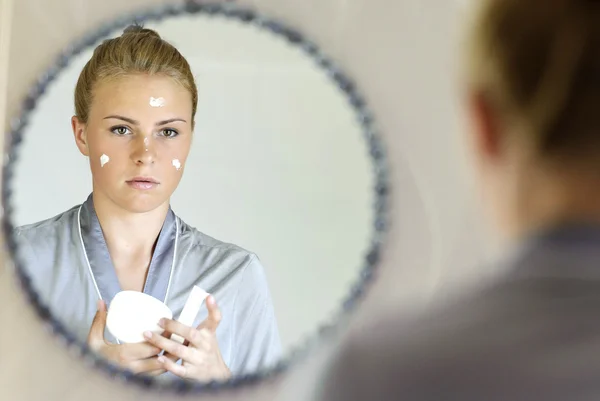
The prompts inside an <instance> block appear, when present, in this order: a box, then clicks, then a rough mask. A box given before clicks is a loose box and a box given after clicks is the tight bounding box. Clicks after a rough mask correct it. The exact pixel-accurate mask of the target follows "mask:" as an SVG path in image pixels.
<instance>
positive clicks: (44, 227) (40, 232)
mask: <svg viewBox="0 0 600 401" xmlns="http://www.w3.org/2000/svg"><path fill="white" fill-rule="evenodd" d="M79 206H80V205H77V206H74V207H72V208H71V209H69V210H67V211H65V212H62V213H60V214H57V215H56V216H53V217H50V218H48V219H45V220H41V221H38V222H35V223H30V224H25V225H22V226H18V227H15V228H14V230H13V234H14V235H15V236H16V237H17V238H22V239H28V240H32V239H34V238H39V237H45V238H46V239H48V238H58V236H56V235H53V234H55V233H57V232H59V231H64V230H65V229H69V228H70V227H71V226H72V224H73V223H74V222H75V221H76V219H77V211H78V210H79Z"/></svg>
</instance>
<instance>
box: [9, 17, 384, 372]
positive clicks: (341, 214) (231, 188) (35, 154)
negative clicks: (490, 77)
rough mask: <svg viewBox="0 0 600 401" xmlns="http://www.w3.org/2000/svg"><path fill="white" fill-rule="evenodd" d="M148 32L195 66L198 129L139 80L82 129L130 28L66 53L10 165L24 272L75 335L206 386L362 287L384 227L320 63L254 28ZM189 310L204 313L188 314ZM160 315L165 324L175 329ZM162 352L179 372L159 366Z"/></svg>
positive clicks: (161, 87)
mask: <svg viewBox="0 0 600 401" xmlns="http://www.w3.org/2000/svg"><path fill="white" fill-rule="evenodd" d="M144 28H148V29H152V30H155V31H156V32H157V33H158V34H159V35H160V36H161V37H162V39H164V40H166V41H167V42H169V43H170V44H172V45H173V46H175V47H176V48H177V50H179V52H180V53H181V54H182V55H183V57H185V59H187V61H188V62H189V65H190V67H191V71H192V74H193V76H194V78H195V85H196V87H197V93H198V103H197V112H196V115H195V125H194V127H193V129H192V128H191V122H190V121H188V120H190V119H191V118H187V117H186V110H189V108H190V107H191V106H190V105H191V103H192V102H191V101H189V98H190V97H189V91H188V92H186V90H185V88H184V87H183V86H182V85H180V84H179V83H178V82H176V79H173V78H169V77H165V76H161V77H158V78H156V77H155V76H150V75H144V74H138V75H135V76H134V77H131V76H130V75H127V74H124V75H123V76H122V77H121V78H115V79H114V80H112V81H110V80H106V81H105V82H103V83H102V84H101V85H100V84H98V86H97V87H94V88H93V90H92V92H93V99H92V100H91V103H90V104H91V105H92V106H90V110H89V117H88V121H87V123H86V122H85V121H83V118H81V119H78V120H76V121H75V122H73V120H72V117H73V116H74V115H75V114H76V110H75V105H74V93H75V88H76V84H77V81H78V78H79V76H80V73H81V72H82V69H83V68H84V66H85V65H86V63H87V62H88V61H89V60H90V58H91V57H92V55H93V51H94V48H96V46H98V45H99V44H100V43H102V41H103V40H105V39H108V38H115V37H118V36H120V35H121V34H122V32H123V27H120V28H119V29H115V30H113V31H112V32H111V33H110V34H109V35H102V37H98V38H97V40H96V41H95V43H94V44H93V45H92V46H89V47H87V48H86V49H85V50H84V51H82V52H80V53H78V54H76V55H75V56H73V57H71V58H70V59H69V60H68V64H67V66H66V67H65V68H64V69H61V70H60V71H59V73H58V75H57V76H56V78H55V79H53V80H52V81H51V82H50V83H49V85H48V86H47V88H46V91H45V93H43V94H42V95H41V96H39V98H38V99H37V101H36V104H35V107H34V108H33V110H31V111H30V113H29V116H28V118H27V125H26V128H25V130H24V131H23V134H24V137H23V141H22V142H21V143H20V145H19V148H18V153H17V155H18V157H17V158H16V160H15V162H14V163H15V164H14V173H13V174H14V175H13V177H12V185H11V187H12V194H11V198H10V204H11V205H12V207H13V211H12V213H13V215H12V224H13V225H14V226H15V227H17V228H16V229H15V238H16V240H17V244H18V258H19V260H20V261H21V263H22V265H21V267H22V268H23V269H24V272H25V273H26V274H27V275H28V276H29V277H30V279H31V284H32V287H33V289H34V290H35V292H36V293H37V294H38V296H39V301H40V302H41V303H42V304H44V305H47V306H48V307H49V310H50V313H51V314H52V316H53V318H54V319H56V321H58V322H60V323H61V324H62V325H64V327H65V328H66V329H67V330H68V331H69V332H70V333H72V335H73V336H74V338H76V339H77V340H78V341H80V342H82V343H84V342H86V341H88V342H90V345H91V346H92V348H93V349H95V350H97V352H99V353H100V354H102V356H103V357H106V359H108V360H110V361H111V362H115V361H118V360H121V362H122V361H123V360H125V361H126V362H127V363H128V364H126V366H124V367H125V368H126V369H129V370H132V371H134V373H140V374H151V375H155V376H157V377H159V378H173V377H175V378H176V377H185V378H187V379H196V380H199V381H202V380H207V381H208V380H219V379H227V378H229V377H231V376H236V375H242V374H252V373H255V372H258V371H264V370H266V369H269V368H271V367H273V366H274V365H276V364H277V363H279V362H280V361H281V360H285V358H286V357H287V356H288V355H289V354H290V353H291V351H292V350H293V349H294V347H297V346H299V345H301V344H302V343H303V340H304V339H305V338H306V337H307V336H310V335H314V334H315V332H316V329H317V328H318V327H319V326H320V325H322V324H325V323H327V322H329V321H330V320H331V319H332V318H333V317H334V315H335V314H336V313H337V312H339V310H340V309H341V308H342V306H341V304H342V302H343V301H344V300H345V299H346V298H347V297H348V294H349V291H350V288H351V287H352V285H354V284H356V283H358V282H359V281H360V278H359V273H360V271H361V268H363V267H364V266H365V263H366V262H365V260H366V256H367V253H368V252H369V250H370V249H371V247H372V237H373V235H374V232H375V228H374V221H375V217H376V216H375V208H374V204H375V202H376V196H375V191H374V188H375V178H374V177H375V174H374V168H373V162H372V160H371V157H370V154H369V150H368V146H367V142H366V141H365V136H364V133H363V132H362V126H361V121H360V119H359V118H358V116H357V114H356V111H355V108H354V107H353V106H352V105H351V103H350V101H349V99H348V96H347V94H346V93H345V92H344V91H342V90H341V89H340V88H339V85H337V84H336V82H335V81H334V80H333V79H331V77H330V74H328V72H327V71H326V70H325V69H324V68H321V67H320V65H319V64H318V62H317V61H316V60H315V58H314V57H311V56H310V55H309V54H308V53H307V52H306V51H305V49H303V48H301V46H296V45H293V44H291V43H290V42H289V41H288V40H286V38H285V37H283V36H281V35H277V34H274V33H273V32H272V31H270V30H267V29H264V28H261V27H259V26H258V25H257V24H255V23H244V22H242V21H240V20H236V19H231V18H226V17H223V16H206V15H203V14H201V13H199V14H186V13H183V14H179V15H170V16H168V17H164V18H161V19H160V20H158V21H154V22H152V21H146V22H145V23H144ZM105 73H106V74H109V72H105ZM158 75H160V74H158ZM92 78H94V77H92ZM102 85H104V86H102ZM94 91H95V92H94ZM182 91H183V92H182ZM182 93H184V94H183V95H182ZM186 96H187V97H186ZM140 99H142V100H140ZM181 99H183V100H181ZM140 102H141V103H140ZM190 117H191V114H190ZM177 118H181V119H182V120H185V121H175V122H169V123H166V124H165V123H163V122H164V120H169V119H177ZM157 124H159V125H157ZM186 136H187V138H186ZM182 138H183V139H182ZM186 140H189V141H188V146H189V155H187V157H186V155H185V152H186V150H185V145H181V143H184V141H186ZM168 141H171V142H168ZM175 141H180V144H179V145H173V144H174V143H176V142H175ZM178 152H179V153H178ZM179 176H181V181H180V182H179V181H178V179H179ZM169 191H173V193H172V196H170V192H169ZM161 196H162V197H163V198H164V199H165V200H166V203H164V204H163V203H160V202H158V201H157V199H162V198H161ZM165 205H166V206H165ZM195 287H198V288H197V289H196V290H194V288H195ZM194 291H198V292H194ZM204 292H206V293H208V294H211V295H212V297H214V300H215V301H216V305H213V304H212V303H211V305H207V302H209V301H208V299H209V298H205V293H204ZM140 293H144V294H146V295H148V296H149V297H143V296H142V297H137V295H140ZM191 294H194V295H192V296H190V295H191ZM195 296H197V298H194V297H195ZM99 299H102V300H103V301H104V302H105V304H106V306H107V308H108V313H107V314H106V313H104V312H102V311H103V307H102V306H100V310H101V312H100V313H98V312H97V310H98V308H99V307H98V302H97V301H98V300H99ZM152 299H153V300H155V301H157V302H155V303H152V302H151V301H152ZM188 299H192V301H194V300H195V301H197V302H196V305H194V304H193V302H192V303H191V304H190V305H191V308H190V309H189V310H187V311H183V307H184V304H185V303H186V301H187V300H188ZM113 301H114V302H113ZM149 301H150V302H149ZM165 305H166V309H165V308H164V307H165ZM194 306H196V308H194ZM198 307H199V309H198ZM132 311H133V314H132ZM106 315H108V317H107V319H108V321H107V322H106V324H107V325H108V327H107V326H106V325H105V323H104V322H103V319H104V318H106ZM184 315H185V316H184ZM95 316H96V317H97V318H98V319H96V322H94V323H93V320H94V318H95ZM161 317H166V318H170V317H172V320H173V321H171V320H168V321H167V326H166V327H164V328H166V329H167V330H166V331H162V330H163V329H162V328H160V327H159V326H157V325H156V323H157V322H156V321H157V320H159V319H160V318H161ZM98 320H99V323H98ZM177 320H180V322H179V323H177ZM149 321H152V322H151V324H150V326H149V323H148V322H149ZM184 323H187V324H184ZM111 325H112V326H111ZM92 327H95V328H94V329H93V330H92V329H91V328H92ZM99 328H101V330H100V329H99ZM141 328H144V329H145V330H142V332H141V333H140V332H139V330H141ZM150 329H152V330H155V332H156V333H161V332H162V335H160V334H159V335H158V337H161V338H160V339H158V340H157V339H156V337H157V335H156V334H155V337H154V340H153V341H163V339H165V340H168V341H169V344H170V345H169V346H172V344H173V343H175V342H176V341H177V337H178V335H177V334H175V335H173V336H171V333H170V332H169V329H172V330H173V332H177V333H179V334H180V335H181V336H180V337H179V339H180V340H181V338H182V337H184V338H183V340H182V341H184V344H186V345H187V347H179V352H187V354H185V357H183V356H182V357H181V358H179V357H173V355H172V354H170V353H168V352H167V348H163V350H162V351H161V353H152V352H150V351H149V349H150V348H151V347H143V346H144V345H147V344H148V342H147V341H145V340H146V339H145V338H141V339H140V336H141V335H143V331H147V330H150ZM188 329H189V330H188ZM192 329H194V330H192ZM98 330H100V331H101V332H102V330H103V340H102V341H105V344H100V343H99V342H98V336H97V333H98ZM135 330H138V331H137V332H134V331H135ZM186 330H188V331H186ZM92 331H93V340H90V338H92V335H91V334H90V333H91V332H92ZM189 336H191V337H192V339H194V340H197V341H198V342H197V343H193V344H192V343H189V344H188V342H190V341H191V340H190V338H189ZM119 337H120V338H119ZM92 342H93V344H92ZM161 344H163V343H161ZM165 344H166V343H165ZM195 344H201V345H195ZM105 345H107V346H105ZM165 347H166V345H165ZM203 347H204V348H203ZM215 347H216V351H215ZM125 348H127V350H128V351H127V352H128V354H126V357H122V356H123V355H121V357H122V358H121V359H119V357H116V356H115V355H117V353H119V352H121V353H123V352H125V351H123V349H125ZM183 348H185V349H186V351H182V349H183ZM190 349H192V351H190ZM163 351H164V352H165V353H166V354H165V353H162V352H163ZM173 352H175V351H173ZM192 354H193V355H196V356H198V355H200V356H201V358H198V359H196V360H191V359H193V358H192V356H190V355H192ZM160 355H163V357H165V355H166V357H167V358H171V359H168V361H174V365H167V364H168V362H162V359H160V361H161V362H160V363H162V364H163V365H156V364H158V363H159V362H157V361H159V359H158V358H157V357H158V356H160ZM188 357H189V358H191V359H190V360H189V361H188V360H187V359H186V358H188ZM123 358H124V359H123ZM132 361H133V362H132ZM130 362H131V363H130ZM115 363H116V362H115ZM151 363H154V364H151ZM119 366H121V365H119ZM149 366H151V367H152V369H151V368H149ZM156 366H163V367H164V369H162V370H161V369H158V368H156ZM167 366H169V367H170V369H171V372H168V370H169V369H167V368H166V367H167ZM223 367H225V369H223ZM177 369H180V370H177ZM165 371H167V372H165Z"/></svg>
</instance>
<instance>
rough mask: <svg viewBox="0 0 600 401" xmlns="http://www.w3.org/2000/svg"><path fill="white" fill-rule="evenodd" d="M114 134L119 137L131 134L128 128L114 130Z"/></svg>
mask: <svg viewBox="0 0 600 401" xmlns="http://www.w3.org/2000/svg"><path fill="white" fill-rule="evenodd" d="M112 132H113V133H115V134H117V135H127V134H129V129H128V128H127V127H115V128H113V129H112Z"/></svg>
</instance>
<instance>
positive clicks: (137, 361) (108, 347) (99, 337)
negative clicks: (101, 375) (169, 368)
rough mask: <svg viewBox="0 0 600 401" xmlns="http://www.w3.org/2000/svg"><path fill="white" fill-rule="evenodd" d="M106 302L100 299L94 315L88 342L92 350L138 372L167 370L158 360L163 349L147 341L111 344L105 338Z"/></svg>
mask: <svg viewBox="0 0 600 401" xmlns="http://www.w3.org/2000/svg"><path fill="white" fill-rule="evenodd" d="M106 314H107V312H106V304H105V303H104V301H98V312H96V316H94V320H93V321H92V326H91V327H90V332H89V334H88V339H87V343H88V345H89V347H90V348H91V349H92V351H94V352H96V353H98V354H99V355H100V356H102V357H104V358H105V359H108V360H109V361H110V362H112V363H114V364H116V365H118V366H119V367H121V368H123V369H127V370H129V371H131V372H133V373H136V374H146V375H151V376H157V375H160V374H162V373H164V372H165V369H164V368H163V367H162V365H161V364H160V363H159V362H158V354H160V353H161V351H162V350H161V349H159V348H157V347H155V346H153V345H150V344H148V343H146V342H144V343H138V344H110V343H108V342H107V341H106V340H105V339H104V329H105V328H106Z"/></svg>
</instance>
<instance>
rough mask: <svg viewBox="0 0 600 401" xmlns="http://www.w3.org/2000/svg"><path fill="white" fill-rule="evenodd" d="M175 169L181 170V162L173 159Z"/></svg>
mask: <svg viewBox="0 0 600 401" xmlns="http://www.w3.org/2000/svg"><path fill="white" fill-rule="evenodd" d="M173 167H175V168H176V169H177V170H179V169H180V168H181V162H180V161H179V160H178V159H173Z"/></svg>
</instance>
